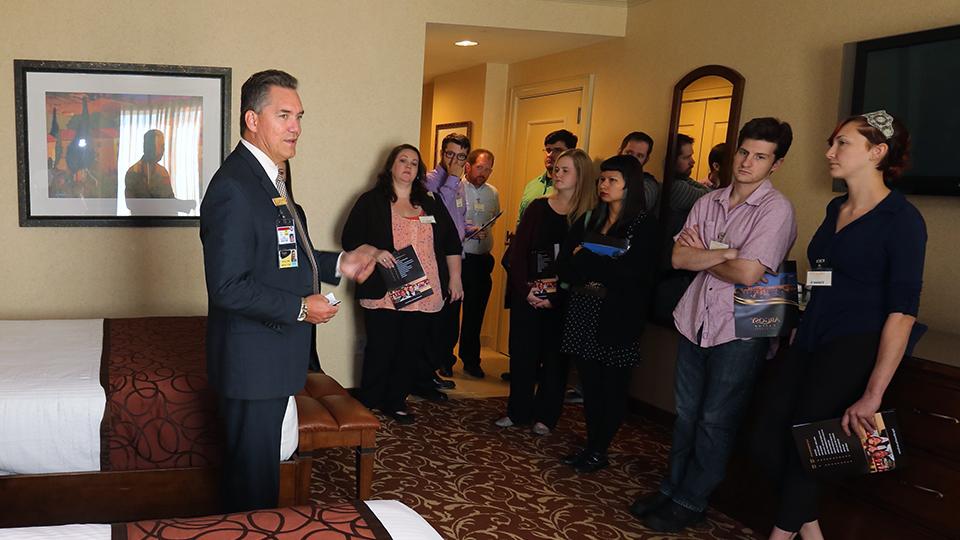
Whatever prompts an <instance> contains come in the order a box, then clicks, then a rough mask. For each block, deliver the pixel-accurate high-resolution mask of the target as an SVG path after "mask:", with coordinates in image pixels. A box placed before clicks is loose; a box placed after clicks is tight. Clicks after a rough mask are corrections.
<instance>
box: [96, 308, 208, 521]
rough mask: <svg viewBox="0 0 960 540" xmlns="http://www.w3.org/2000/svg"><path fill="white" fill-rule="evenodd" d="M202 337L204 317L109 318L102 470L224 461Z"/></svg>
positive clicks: (104, 364) (103, 377)
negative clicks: (208, 380) (208, 382)
mask: <svg viewBox="0 0 960 540" xmlns="http://www.w3.org/2000/svg"><path fill="white" fill-rule="evenodd" d="M205 337H206V318H205V317H147V318H140V319H107V320H106V321H105V322H104V347H103V350H104V358H103V360H102V362H101V382H102V383H103V387H104V388H105V389H106V393H107V410H106V413H105V414H104V419H103V423H102V425H101V437H100V440H101V446H102V448H101V470H104V471H130V470H144V469H162V468H178V467H201V466H210V465H217V464H218V463H219V461H220V451H221V450H220V443H219V441H220V440H221V437H220V434H219V431H218V430H219V422H218V421H217V416H216V414H217V405H216V395H215V394H214V392H213V390H212V389H211V388H209V386H208V385H207V366H206V351H205ZM144 538H146V537H144ZM150 538H154V537H150Z"/></svg>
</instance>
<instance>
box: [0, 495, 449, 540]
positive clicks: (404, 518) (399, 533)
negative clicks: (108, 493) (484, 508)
mask: <svg viewBox="0 0 960 540" xmlns="http://www.w3.org/2000/svg"><path fill="white" fill-rule="evenodd" d="M366 503H367V506H368V507H370V510H371V511H372V512H373V515H375V516H377V519H379V520H380V523H382V524H383V528H385V529H386V530H387V532H388V533H390V536H391V537H393V540H443V538H442V537H441V536H440V535H439V534H438V533H437V531H436V530H435V529H434V528H433V527H431V526H430V524H429V523H427V521H426V520H425V519H423V518H422V517H420V514H418V513H416V512H414V511H413V509H412V508H410V507H409V506H407V505H405V504H403V503H402V502H400V501H366ZM54 539H61V540H110V525H60V526H55V527H20V528H14V529H0V540H54Z"/></svg>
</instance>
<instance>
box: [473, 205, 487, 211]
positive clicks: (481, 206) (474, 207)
mask: <svg viewBox="0 0 960 540" xmlns="http://www.w3.org/2000/svg"><path fill="white" fill-rule="evenodd" d="M473 209H474V210H476V211H477V212H483V211H484V210H486V209H487V207H486V205H484V204H481V203H477V204H475V205H473Z"/></svg>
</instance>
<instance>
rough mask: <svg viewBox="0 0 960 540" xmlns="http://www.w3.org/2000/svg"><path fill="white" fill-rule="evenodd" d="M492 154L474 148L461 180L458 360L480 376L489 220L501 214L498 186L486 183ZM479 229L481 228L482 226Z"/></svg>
mask: <svg viewBox="0 0 960 540" xmlns="http://www.w3.org/2000/svg"><path fill="white" fill-rule="evenodd" d="M493 161H494V157H493V153H492V152H490V151H489V150H484V149H482V148H477V149H476V150H474V151H472V152H470V155H469V156H467V163H466V169H465V174H464V178H465V181H464V182H463V188H464V195H465V199H466V207H467V213H466V225H465V227H464V231H465V233H466V239H465V240H464V242H463V251H464V259H463V274H462V275H463V323H462V328H461V330H460V351H459V352H460V361H461V362H463V371H464V372H466V373H467V374H468V375H471V376H473V377H477V378H481V379H482V378H483V377H484V375H485V374H484V372H483V368H482V367H480V329H481V328H482V326H483V314H484V312H485V311H486V309H487V301H488V300H489V298H490V290H491V289H492V288H493V280H492V279H491V278H490V273H491V272H493V266H494V261H493V255H491V254H490V251H491V250H492V249H493V237H492V236H491V235H490V230H491V229H492V228H493V225H492V223H491V221H492V220H493V219H495V218H496V216H497V215H498V214H500V196H499V194H498V193H497V188H495V187H493V186H491V185H490V184H488V183H487V180H489V179H490V175H491V174H493ZM485 225H486V227H485V228H483V230H481V229H480V228H481V227H484V226H485Z"/></svg>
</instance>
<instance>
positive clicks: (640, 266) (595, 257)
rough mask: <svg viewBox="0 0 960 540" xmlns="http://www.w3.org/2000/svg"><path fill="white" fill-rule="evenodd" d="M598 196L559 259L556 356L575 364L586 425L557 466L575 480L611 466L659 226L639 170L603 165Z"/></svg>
mask: <svg viewBox="0 0 960 540" xmlns="http://www.w3.org/2000/svg"><path fill="white" fill-rule="evenodd" d="M597 195H598V197H599V199H600V204H599V205H598V206H597V208H596V210H594V211H593V212H592V213H591V215H590V216H589V218H588V217H587V216H584V217H583V218H581V219H580V220H578V221H577V222H576V223H575V224H574V225H573V227H572V228H571V230H570V234H569V235H568V236H567V240H566V242H565V243H564V249H563V250H562V251H561V254H560V281H561V283H562V285H568V286H569V288H570V297H569V299H568V301H567V306H566V313H565V316H564V323H563V337H562V344H561V347H560V350H561V352H562V353H564V354H568V355H572V356H573V357H574V359H575V362H576V365H577V371H578V372H579V374H580V382H581V384H582V385H583V410H584V415H585V416H586V421H587V444H586V447H585V448H583V449H582V450H580V451H578V452H576V453H573V454H571V455H569V456H567V457H565V458H564V459H563V461H564V463H566V464H568V465H571V466H573V467H574V468H575V469H576V470H577V472H581V473H587V472H593V471H596V470H599V469H602V468H604V467H606V466H607V465H608V463H609V461H608V459H607V448H608V447H609V446H610V443H611V441H613V438H614V436H615V435H616V433H617V431H618V430H619V429H620V424H621V423H622V421H623V416H624V414H625V410H626V406H627V391H628V389H629V385H630V373H631V371H632V370H633V368H634V367H635V366H636V365H637V364H638V363H639V362H640V343H639V342H640V334H641V332H642V331H643V326H644V321H645V318H646V313H647V312H648V304H649V301H650V291H651V288H652V286H653V275H654V270H655V268H656V246H657V226H656V222H655V220H654V218H653V216H651V215H649V214H648V213H646V212H645V210H644V209H645V208H646V203H645V201H644V193H643V169H642V167H641V165H640V162H639V161H637V159H636V158H634V157H632V156H615V157H612V158H610V159H608V160H606V161H604V162H603V163H602V164H601V165H600V179H599V180H598V181H597Z"/></svg>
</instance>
